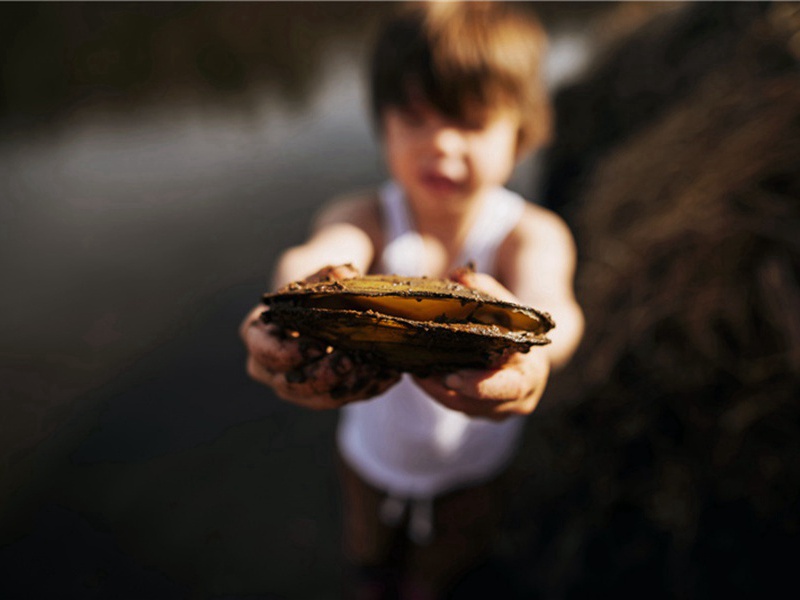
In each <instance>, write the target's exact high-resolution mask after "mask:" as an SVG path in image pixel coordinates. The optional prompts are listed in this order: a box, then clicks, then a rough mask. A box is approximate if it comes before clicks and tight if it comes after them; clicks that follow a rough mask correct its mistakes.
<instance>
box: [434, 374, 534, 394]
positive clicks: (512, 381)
mask: <svg viewBox="0 0 800 600" xmlns="http://www.w3.org/2000/svg"><path fill="white" fill-rule="evenodd" d="M442 383H443V384H444V386H445V387H446V388H447V389H450V390H453V391H455V392H458V393H459V394H462V395H464V396H467V397H469V398H475V399H478V400H483V401H484V402H511V401H515V400H519V399H520V398H522V397H524V396H526V395H528V394H529V393H530V392H531V385H530V383H529V382H528V381H526V378H525V377H524V375H523V373H522V372H521V371H520V370H519V369H516V368H504V369H497V370H492V371H468V370H462V371H458V372H455V373H449V374H447V375H445V376H444V378H443V380H442Z"/></svg>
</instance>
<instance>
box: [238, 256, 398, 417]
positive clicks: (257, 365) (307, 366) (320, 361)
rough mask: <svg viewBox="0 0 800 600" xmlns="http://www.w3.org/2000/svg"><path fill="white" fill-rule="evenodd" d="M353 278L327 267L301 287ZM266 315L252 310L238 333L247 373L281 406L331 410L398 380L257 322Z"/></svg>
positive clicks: (347, 269) (346, 269)
mask: <svg viewBox="0 0 800 600" xmlns="http://www.w3.org/2000/svg"><path fill="white" fill-rule="evenodd" d="M357 275H359V272H358V271H357V270H356V269H355V268H353V267H352V266H350V265H344V266H336V267H326V268H324V269H322V270H320V271H318V272H317V273H315V274H314V275H312V276H311V277H309V278H308V279H306V281H309V282H310V281H320V280H322V279H326V278H334V279H347V278H350V277H356V276H357ZM265 310H267V309H266V308H265V307H257V308H255V309H253V311H251V312H250V314H249V315H248V316H247V317H246V318H245V320H244V321H243V322H242V325H241V327H240V329H239V333H240V335H241V337H242V340H243V341H244V345H245V347H246V348H247V373H248V375H249V376H250V377H252V378H253V379H254V380H256V381H258V382H260V383H263V384H265V385H268V386H269V387H271V388H272V389H274V390H275V393H276V394H278V396H280V397H281V398H283V399H284V400H289V401H290V402H294V403H295V404H299V405H301V406H306V407H308V408H314V409H325V408H336V407H339V406H342V405H343V404H346V403H348V402H353V401H356V400H365V399H367V398H371V397H373V396H375V395H377V394H380V393H381V392H383V391H385V390H386V389H388V388H389V387H391V386H392V385H394V383H395V382H397V380H398V379H399V377H400V374H399V373H397V372H393V371H388V370H387V369H385V368H383V367H380V366H378V365H373V364H369V363H365V362H360V361H358V360H356V359H355V358H354V357H352V356H350V355H348V354H347V353H344V352H342V351H341V350H337V349H335V348H331V347H330V346H328V345H327V344H325V343H324V342H320V341H318V340H314V339H311V338H308V337H305V336H300V335H297V334H296V332H288V331H286V330H284V329H282V328H281V327H279V326H277V325H275V324H272V323H265V322H264V320H263V319H262V318H261V315H262V313H264V311H265Z"/></svg>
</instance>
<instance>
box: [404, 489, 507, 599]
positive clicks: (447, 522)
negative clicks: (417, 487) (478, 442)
mask: <svg viewBox="0 0 800 600" xmlns="http://www.w3.org/2000/svg"><path fill="white" fill-rule="evenodd" d="M504 489H505V478H504V477H500V478H497V479H495V480H493V481H491V482H488V483H485V484H481V485H477V486H474V487H471V488H467V489H463V490H458V491H455V492H451V493H448V494H445V495H443V496H441V497H439V498H437V499H436V500H435V502H434V523H433V526H434V537H433V539H432V541H431V542H430V543H428V544H426V545H419V546H418V545H411V546H410V548H409V551H408V563H407V572H406V574H407V576H406V580H405V582H404V588H405V593H404V594H403V597H404V598H408V599H412V598H413V599H417V598H418V599H420V600H422V599H425V600H428V599H431V600H432V599H434V598H442V597H443V596H444V595H445V594H446V592H447V591H448V590H449V589H451V588H452V586H453V585H454V584H455V583H456V582H457V581H458V580H459V579H460V578H461V577H463V576H464V575H465V574H466V573H467V572H469V571H470V570H471V569H473V568H475V567H477V566H479V565H481V564H482V563H483V562H484V561H485V560H486V559H487V558H489V556H490V554H491V551H492V547H493V544H494V541H495V539H496V536H497V533H498V531H499V528H500V524H501V522H502V519H503V512H504V511H503V509H504V506H505V502H504V500H503V496H504V494H503V490H504Z"/></svg>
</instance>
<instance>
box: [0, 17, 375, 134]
mask: <svg viewBox="0 0 800 600" xmlns="http://www.w3.org/2000/svg"><path fill="white" fill-rule="evenodd" d="M385 10H386V5H385V4H381V3H358V2H330V3H329V2H303V3H292V2H253V3H238V2H236V3H227V2H219V3H216V2H215V3H191V2H190V3H183V2H177V3H170V2H164V3H161V2H142V3H127V2H113V3H110V2H109V3H106V2H86V3H71V2H67V3H4V4H2V5H0V54H2V57H3V61H2V65H1V67H2V85H3V93H2V104H1V105H0V118H1V119H4V120H9V119H11V120H36V119H42V118H50V117H55V116H58V115H59V114H61V113H62V112H63V111H64V110H68V109H69V107H71V106H73V105H75V104H77V103H80V102H106V103H109V102H110V103H114V102H116V103H121V104H122V105H123V106H125V107H135V106H136V105H137V104H141V103H147V102H156V101H160V100H163V99H164V98H169V97H189V98H190V99H198V98H206V99H208V98H210V99H212V100H213V99H214V98H217V99H219V97H220V96H226V95H227V96H230V95H234V94H242V93H243V92H245V91H246V90H248V89H252V88H253V87H254V86H257V85H259V84H272V85H275V86H276V88H277V89H278V91H279V93H280V94H283V95H284V96H285V97H286V98H287V100H288V101H290V102H298V101H301V100H302V99H304V98H306V97H307V96H308V95H309V92H310V91H311V90H312V89H313V86H314V81H315V79H316V78H317V76H318V72H319V69H320V68H321V66H322V59H323V54H324V52H325V51H326V50H327V49H328V48H330V42H331V39H332V38H348V37H351V38H354V39H355V38H357V37H358V36H362V35H363V33H364V31H365V30H369V27H370V26H371V24H372V22H373V20H374V17H375V16H377V15H379V14H380V13H381V12H383V11H385Z"/></svg>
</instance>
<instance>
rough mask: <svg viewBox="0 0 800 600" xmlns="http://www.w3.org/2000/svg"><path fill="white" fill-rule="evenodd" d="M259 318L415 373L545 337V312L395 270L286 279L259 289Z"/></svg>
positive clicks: (472, 363)
mask: <svg viewBox="0 0 800 600" xmlns="http://www.w3.org/2000/svg"><path fill="white" fill-rule="evenodd" d="M263 301H264V304H266V305H267V306H268V307H269V309H270V310H269V311H266V312H265V315H264V318H265V320H269V321H271V322H274V323H276V324H278V325H280V326H282V327H284V328H286V329H290V330H295V331H298V332H300V333H301V334H303V335H307V336H310V337H313V338H316V339H318V340H321V341H324V342H325V343H327V344H330V345H331V346H334V347H337V348H341V349H344V350H347V351H349V352H353V353H355V354H359V355H361V356H363V357H365V358H367V359H369V360H374V361H376V362H379V363H382V364H385V365H387V366H389V367H392V368H395V369H398V370H402V371H408V372H411V373H416V374H422V375H424V374H429V373H432V372H441V371H452V370H455V369H460V368H484V367H487V366H490V365H491V364H492V363H493V362H495V361H496V360H498V359H499V358H500V357H501V356H503V355H504V354H506V353H508V352H527V351H528V350H529V349H530V347H531V346H534V345H543V344H547V343H549V340H548V339H547V337H546V336H545V334H546V333H547V331H549V330H550V329H552V328H553V327H554V326H555V324H554V323H553V320H552V318H551V317H550V315H548V314H547V313H545V312H542V311H539V310H536V309H534V308H531V307H528V306H524V305H520V304H515V303H511V302H504V301H501V300H498V299H496V298H494V297H492V296H489V295H487V294H484V293H482V292H479V291H476V290H472V289H470V288H467V287H465V286H463V285H461V284H458V283H456V282H453V281H450V280H443V279H433V278H426V277H400V276H396V275H367V276H363V277H357V278H352V279H343V280H329V281H320V282H314V283H299V282H298V283H292V284H289V285H288V286H286V287H285V288H283V289H281V290H279V291H277V292H275V293H271V294H265V295H264V297H263Z"/></svg>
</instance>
